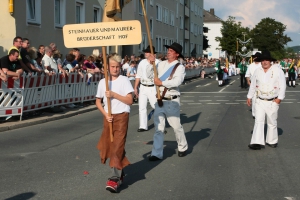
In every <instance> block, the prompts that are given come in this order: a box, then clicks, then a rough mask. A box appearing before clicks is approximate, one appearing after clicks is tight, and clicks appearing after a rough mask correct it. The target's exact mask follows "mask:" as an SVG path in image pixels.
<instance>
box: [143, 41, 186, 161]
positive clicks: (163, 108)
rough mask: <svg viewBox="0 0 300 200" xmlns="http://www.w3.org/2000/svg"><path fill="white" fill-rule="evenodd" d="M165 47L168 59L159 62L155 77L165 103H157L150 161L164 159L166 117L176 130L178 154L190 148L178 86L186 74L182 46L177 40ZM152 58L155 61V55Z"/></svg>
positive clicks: (181, 155)
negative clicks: (181, 115) (181, 58)
mask: <svg viewBox="0 0 300 200" xmlns="http://www.w3.org/2000/svg"><path fill="white" fill-rule="evenodd" d="M165 47H166V48H167V49H168V53H167V60H164V61H162V62H160V63H159V64H158V67H157V71H158V78H154V84H155V85H157V86H159V90H160V94H161V97H163V98H162V102H163V105H162V104H160V105H159V104H158V103H156V104H155V110H154V125H155V133H154V136H153V147H152V152H151V156H150V157H149V160H150V161H156V160H161V159H163V143H164V130H165V119H166V118H167V120H168V122H169V124H170V126H171V127H172V128H173V129H174V132H175V137H176V141H177V146H178V156H179V157H183V156H185V155H186V151H187V148H188V144H187V141H186V138H185V133H184V130H183V127H182V125H181V123H180V92H179V88H178V87H179V85H181V83H182V82H183V80H184V76H185V67H184V66H183V65H182V64H180V63H179V62H178V58H179V57H183V55H182V54H181V51H182V46H181V45H180V44H178V43H176V42H175V43H173V44H172V45H171V46H168V45H165ZM150 58H151V60H152V61H154V56H153V55H151V56H150Z"/></svg>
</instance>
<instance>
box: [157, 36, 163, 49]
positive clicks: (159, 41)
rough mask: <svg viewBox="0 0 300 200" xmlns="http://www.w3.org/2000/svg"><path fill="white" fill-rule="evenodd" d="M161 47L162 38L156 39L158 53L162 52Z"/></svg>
mask: <svg viewBox="0 0 300 200" xmlns="http://www.w3.org/2000/svg"><path fill="white" fill-rule="evenodd" d="M161 46H162V43H161V37H160V36H158V37H156V51H157V52H161Z"/></svg>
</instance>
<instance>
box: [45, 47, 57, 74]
mask: <svg viewBox="0 0 300 200" xmlns="http://www.w3.org/2000/svg"><path fill="white" fill-rule="evenodd" d="M42 65H43V68H44V70H45V72H49V73H51V74H56V73H57V69H58V68H57V64H56V62H55V60H54V59H53V58H52V49H51V48H50V47H48V46H46V47H45V55H44V57H43V59H42Z"/></svg>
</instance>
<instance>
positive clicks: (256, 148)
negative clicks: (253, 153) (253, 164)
mask: <svg viewBox="0 0 300 200" xmlns="http://www.w3.org/2000/svg"><path fill="white" fill-rule="evenodd" d="M248 147H249V149H252V150H260V149H261V146H260V144H249V145H248Z"/></svg>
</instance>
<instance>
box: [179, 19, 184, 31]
mask: <svg viewBox="0 0 300 200" xmlns="http://www.w3.org/2000/svg"><path fill="white" fill-rule="evenodd" d="M179 20H180V29H183V17H182V16H180V17H179Z"/></svg>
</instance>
